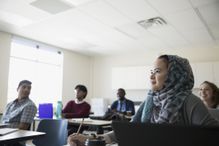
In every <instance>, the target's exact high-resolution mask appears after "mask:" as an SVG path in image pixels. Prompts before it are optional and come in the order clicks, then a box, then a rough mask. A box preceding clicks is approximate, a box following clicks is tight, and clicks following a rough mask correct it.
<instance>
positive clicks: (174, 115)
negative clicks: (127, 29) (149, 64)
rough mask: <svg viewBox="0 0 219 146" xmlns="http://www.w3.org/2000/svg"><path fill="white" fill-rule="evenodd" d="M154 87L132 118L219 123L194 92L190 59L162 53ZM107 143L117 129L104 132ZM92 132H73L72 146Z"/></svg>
mask: <svg viewBox="0 0 219 146" xmlns="http://www.w3.org/2000/svg"><path fill="white" fill-rule="evenodd" d="M150 80H151V86H152V89H151V90H150V91H149V92H148V97H147V98H146V99H145V101H144V102H143V103H142V104H141V106H140V108H139V109H138V111H137V113H136V114H135V116H134V117H133V119H132V122H142V123H147V122H149V123H157V124H162V123H167V124H182V125H211V126H219V123H218V121H216V120H215V119H214V118H213V117H212V116H211V115H210V113H209V112H208V109H207V108H206V106H205V105H204V104H203V102H202V101H201V100H200V99H199V98H198V97H197V96H195V95H194V94H192V88H193V85H194V77H193V73H192V69H191V67H190V65H189V62H188V60H187V59H185V58H181V57H179V56H175V55H162V56H160V57H158V58H157V60H156V61H155V63H154V69H153V70H152V71H151V76H150ZM103 137H104V138H105V141H106V142H107V143H111V142H113V141H116V137H115V135H114V132H113V131H112V132H109V133H106V134H104V135H103ZM87 138H88V136H85V135H82V134H79V135H77V134H72V135H70V136H69V138H68V142H69V144H70V145H71V146H76V145H77V146H80V145H84V142H85V140H86V139H87Z"/></svg>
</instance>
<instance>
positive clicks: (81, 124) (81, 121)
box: [77, 118, 84, 135]
mask: <svg viewBox="0 0 219 146" xmlns="http://www.w3.org/2000/svg"><path fill="white" fill-rule="evenodd" d="M83 123H84V118H83V119H82V121H81V123H80V126H79V128H78V131H77V135H78V134H79V132H80V130H81V126H82V125H83Z"/></svg>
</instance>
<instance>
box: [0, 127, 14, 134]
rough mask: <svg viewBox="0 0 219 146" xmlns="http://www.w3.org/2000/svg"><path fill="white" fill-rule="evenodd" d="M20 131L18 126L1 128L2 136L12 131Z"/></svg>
mask: <svg viewBox="0 0 219 146" xmlns="http://www.w3.org/2000/svg"><path fill="white" fill-rule="evenodd" d="M15 131H18V129H16V128H0V136H4V135H6V134H10V133H12V132H15Z"/></svg>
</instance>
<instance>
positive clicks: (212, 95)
mask: <svg viewBox="0 0 219 146" xmlns="http://www.w3.org/2000/svg"><path fill="white" fill-rule="evenodd" d="M199 95H200V96H201V98H202V100H203V102H204V104H205V105H206V106H207V107H208V108H219V89H218V87H217V86H216V85H215V84H214V83H211V82H208V81H204V82H203V83H202V84H201V85H200V88H199Z"/></svg>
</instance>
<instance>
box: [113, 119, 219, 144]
mask: <svg viewBox="0 0 219 146" xmlns="http://www.w3.org/2000/svg"><path fill="white" fill-rule="evenodd" d="M112 126H113V130H114V132H115V135H116V138H117V140H118V144H119V146H218V145H219V141H218V140H217V139H218V138H219V127H201V126H179V125H163V124H149V123H148V124H146V123H129V122H113V123H112Z"/></svg>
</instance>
